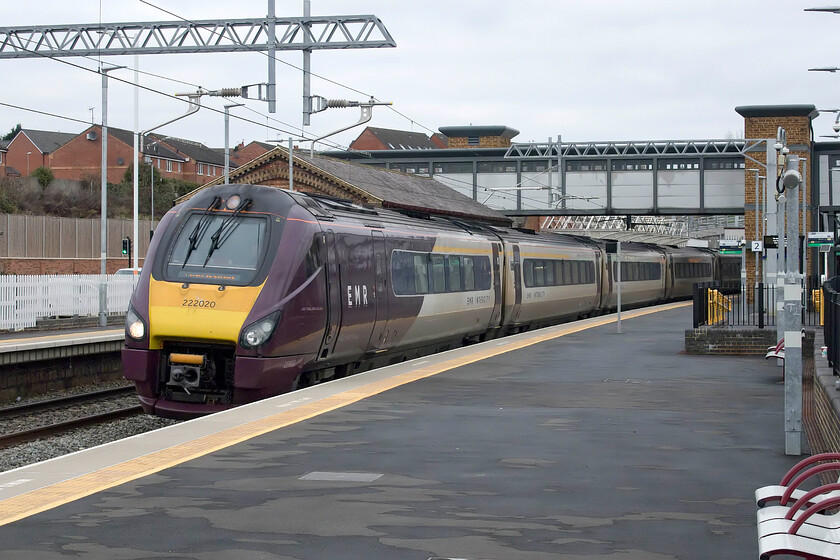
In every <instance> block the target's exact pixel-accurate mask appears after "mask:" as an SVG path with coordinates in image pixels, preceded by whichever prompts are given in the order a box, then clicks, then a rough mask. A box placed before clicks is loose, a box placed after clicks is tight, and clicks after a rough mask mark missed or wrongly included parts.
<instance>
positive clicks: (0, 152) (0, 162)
mask: <svg viewBox="0 0 840 560" xmlns="http://www.w3.org/2000/svg"><path fill="white" fill-rule="evenodd" d="M8 145H9V142H8V141H7V140H0V177H5V176H6V152H7V151H8V148H7V147H8Z"/></svg>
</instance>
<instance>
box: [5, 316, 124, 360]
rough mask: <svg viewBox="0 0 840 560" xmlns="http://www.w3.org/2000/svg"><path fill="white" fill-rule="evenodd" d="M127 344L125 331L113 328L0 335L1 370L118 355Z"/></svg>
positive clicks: (121, 328) (120, 328)
mask: <svg viewBox="0 0 840 560" xmlns="http://www.w3.org/2000/svg"><path fill="white" fill-rule="evenodd" d="M124 343H125V329H124V328H123V327H114V326H113V325H112V326H108V327H86V328H76V329H64V330H55V331H22V332H4V333H2V335H0V366H3V365H12V364H18V363H26V362H31V361H37V360H48V359H55V358H62V357H67V356H82V355H86V354H101V353H103V352H118V351H120V350H121V349H122V347H123V345H124Z"/></svg>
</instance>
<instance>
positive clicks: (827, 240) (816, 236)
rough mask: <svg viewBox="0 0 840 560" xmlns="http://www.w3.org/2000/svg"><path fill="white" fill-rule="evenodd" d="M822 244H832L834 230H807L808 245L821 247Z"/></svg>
mask: <svg viewBox="0 0 840 560" xmlns="http://www.w3.org/2000/svg"><path fill="white" fill-rule="evenodd" d="M823 245H829V246H831V245H834V232H832V231H809V232H808V247H822V246H823Z"/></svg>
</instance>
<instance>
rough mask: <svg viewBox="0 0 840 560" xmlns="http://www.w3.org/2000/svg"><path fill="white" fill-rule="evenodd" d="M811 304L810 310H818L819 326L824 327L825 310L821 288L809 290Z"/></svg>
mask: <svg viewBox="0 0 840 560" xmlns="http://www.w3.org/2000/svg"><path fill="white" fill-rule="evenodd" d="M811 304H812V305H813V308H812V309H819V310H820V326H823V325H825V309H824V308H823V302H822V288H818V289H816V290H811Z"/></svg>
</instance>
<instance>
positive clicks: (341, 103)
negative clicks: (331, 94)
mask: <svg viewBox="0 0 840 560" xmlns="http://www.w3.org/2000/svg"><path fill="white" fill-rule="evenodd" d="M349 106H350V102H349V101H347V100H346V99H327V108H329V109H343V108H344V107H349Z"/></svg>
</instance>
